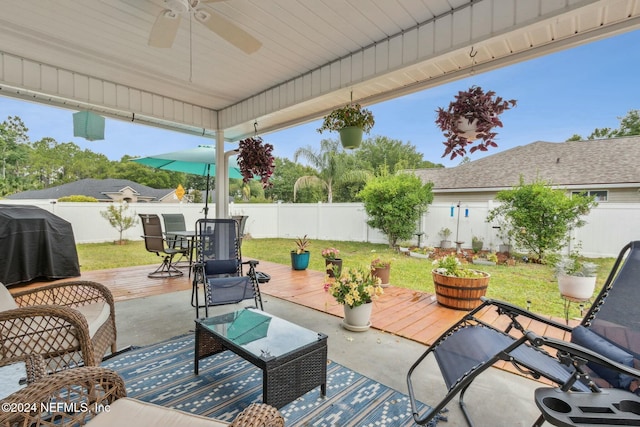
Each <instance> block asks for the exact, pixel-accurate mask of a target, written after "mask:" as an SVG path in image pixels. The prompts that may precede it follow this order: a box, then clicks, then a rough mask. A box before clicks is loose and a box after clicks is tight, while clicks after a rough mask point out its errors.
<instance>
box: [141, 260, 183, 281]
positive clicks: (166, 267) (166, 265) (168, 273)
mask: <svg viewBox="0 0 640 427" xmlns="http://www.w3.org/2000/svg"><path fill="white" fill-rule="evenodd" d="M172 261H173V255H165V256H164V258H163V259H162V264H160V266H159V267H158V268H156V270H155V271H154V272H152V273H149V274H147V277H150V278H152V279H160V278H167V277H180V276H182V275H183V274H184V273H183V272H182V271H180V270H178V269H177V268H175V267H174V266H173V264H172Z"/></svg>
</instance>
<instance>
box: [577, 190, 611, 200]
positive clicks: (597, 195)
mask: <svg viewBox="0 0 640 427" xmlns="http://www.w3.org/2000/svg"><path fill="white" fill-rule="evenodd" d="M574 194H584V195H586V196H593V197H594V199H595V201H596V202H606V201H607V199H608V198H609V192H608V191H607V190H585V191H572V192H571V195H574Z"/></svg>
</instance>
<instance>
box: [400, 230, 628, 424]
mask: <svg viewBox="0 0 640 427" xmlns="http://www.w3.org/2000/svg"><path fill="white" fill-rule="evenodd" d="M639 302H640V241H636V242H631V243H629V244H628V245H626V246H625V247H624V248H623V249H622V250H621V252H620V255H619V256H618V258H617V260H616V262H615V263H614V266H613V268H612V271H611V272H610V274H609V276H608V278H607V280H606V282H605V284H604V286H603V288H602V290H601V291H600V293H599V294H598V296H597V297H596V299H595V301H594V303H593V304H592V306H591V308H590V309H589V311H588V312H587V314H586V316H585V317H584V319H583V320H582V322H581V323H580V325H579V326H577V327H575V328H572V327H569V326H567V325H564V324H562V323H558V322H554V321H553V320H551V319H548V318H545V317H541V316H538V315H536V314H534V313H531V312H529V311H528V310H525V309H522V308H519V307H516V306H514V305H511V304H508V303H505V302H501V301H495V300H490V299H486V298H483V303H482V304H481V305H480V306H479V307H477V308H476V309H474V310H472V311H470V312H469V313H468V314H467V315H466V316H464V318H463V319H461V320H460V321H459V322H458V323H456V324H455V325H453V326H452V327H451V328H449V329H448V330H447V331H446V332H445V333H443V334H442V335H441V336H440V337H439V338H437V339H436V340H435V341H434V343H433V344H432V345H431V346H429V348H428V349H427V350H426V351H425V352H424V353H423V354H422V355H421V356H420V358H418V360H417V361H416V362H415V363H414V364H413V365H412V366H411V368H410V369H409V372H408V374H407V385H408V388H409V397H410V400H411V405H412V411H413V417H414V419H415V421H416V423H418V424H427V423H429V422H431V421H433V420H435V419H438V418H439V417H442V415H441V412H442V411H443V410H445V407H446V405H447V404H448V403H449V402H450V401H451V400H452V399H453V398H454V397H455V396H456V395H458V394H460V397H459V404H460V407H461V409H462V412H463V414H464V417H465V419H466V421H467V424H469V425H470V426H472V425H473V421H472V419H471V416H470V414H469V412H468V410H467V408H466V406H465V403H464V394H465V392H466V391H467V390H468V388H469V386H470V385H471V384H472V383H473V381H474V380H475V379H476V378H477V377H478V376H479V375H480V374H481V373H482V372H484V371H485V370H487V369H488V368H490V367H491V366H493V365H494V364H495V363H496V362H498V361H507V362H510V363H512V364H513V365H514V366H515V367H516V368H517V370H518V371H519V372H521V373H523V374H526V375H530V376H531V377H533V378H535V379H540V378H546V379H547V380H549V381H551V382H552V383H553V384H556V385H557V386H558V387H560V390H561V391H564V392H572V393H575V392H585V393H593V392H600V391H601V389H602V388H618V389H622V390H626V392H627V393H628V394H629V395H630V396H634V395H633V394H631V392H635V393H638V389H637V385H638V378H640V371H638V369H640V316H639V314H640V304H639ZM491 309H495V310H496V311H497V315H498V316H502V317H504V318H505V321H504V323H503V324H505V325H507V326H506V328H505V329H504V330H500V329H497V328H496V327H494V326H491V325H489V324H488V323H486V322H483V321H482V320H481V319H480V314H484V313H486V312H487V311H488V310H491ZM525 325H526V326H525ZM531 328H540V329H542V330H545V333H544V334H545V335H552V336H553V337H548V336H538V335H536V334H534V333H533V332H531V331H530V330H528V329H531ZM569 333H570V334H571V342H566V341H563V340H560V339H558V338H557V337H558V336H564V335H568V334H569ZM554 349H555V350H557V353H556V355H555V356H554V355H552V354H551V353H552V350H554ZM431 353H433V355H434V357H435V360H436V361H437V364H438V367H439V368H440V371H441V374H442V376H443V379H444V382H445V384H446V387H447V390H448V391H447V394H446V395H445V396H444V398H443V399H442V401H441V402H440V403H438V404H436V405H435V406H433V407H432V408H431V409H429V410H428V411H427V412H425V413H423V414H420V413H419V411H418V409H417V408H418V402H417V400H416V395H415V391H414V385H413V380H412V375H413V374H414V371H415V370H416V368H417V367H418V366H419V365H420V364H421V363H422V362H423V361H424V360H425V358H426V357H427V356H429V355H430V354H431ZM587 356H588V357H587ZM423 401H424V399H423ZM638 408H640V404H639V406H638ZM543 412H544V411H543ZM542 422H544V421H543V416H541V417H540V419H539V420H538V421H537V424H535V425H541V423H542ZM558 425H563V424H558ZM632 425H640V424H632Z"/></svg>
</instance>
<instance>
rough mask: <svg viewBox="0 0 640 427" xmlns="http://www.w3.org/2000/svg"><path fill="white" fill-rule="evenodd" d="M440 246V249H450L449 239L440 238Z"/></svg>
mask: <svg viewBox="0 0 640 427" xmlns="http://www.w3.org/2000/svg"><path fill="white" fill-rule="evenodd" d="M440 247H441V248H442V249H450V248H451V247H452V245H451V240H440Z"/></svg>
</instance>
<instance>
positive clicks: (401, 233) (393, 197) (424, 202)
mask: <svg viewBox="0 0 640 427" xmlns="http://www.w3.org/2000/svg"><path fill="white" fill-rule="evenodd" d="M432 188H433V184H432V183H428V184H423V183H422V181H421V180H420V178H418V177H417V176H415V175H410V174H407V173H399V174H395V175H388V174H383V175H381V176H378V177H376V178H373V179H371V180H370V181H369V182H367V185H365V187H364V189H363V190H362V191H361V192H360V197H361V198H362V200H363V201H364V208H365V211H366V212H367V215H368V216H369V220H367V224H369V226H371V227H373V228H377V229H378V230H380V231H382V232H383V233H385V234H386V235H387V238H388V239H389V246H391V247H393V246H395V245H396V243H397V241H398V240H408V239H410V238H411V236H412V235H413V233H414V232H415V230H416V223H417V222H418V220H419V219H420V217H421V216H422V214H424V213H425V212H426V211H427V208H428V205H429V204H430V203H431V202H432V201H433V193H432Z"/></svg>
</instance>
